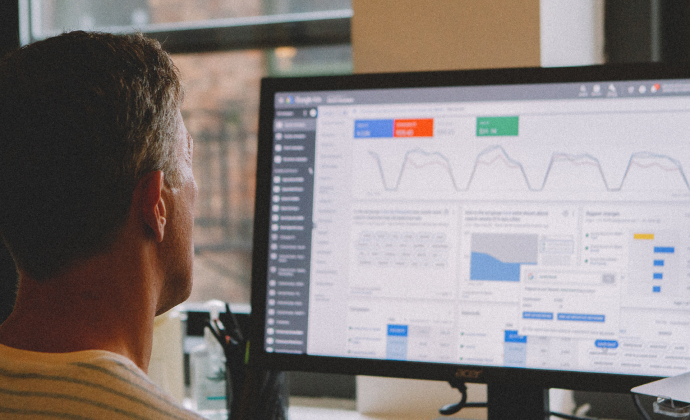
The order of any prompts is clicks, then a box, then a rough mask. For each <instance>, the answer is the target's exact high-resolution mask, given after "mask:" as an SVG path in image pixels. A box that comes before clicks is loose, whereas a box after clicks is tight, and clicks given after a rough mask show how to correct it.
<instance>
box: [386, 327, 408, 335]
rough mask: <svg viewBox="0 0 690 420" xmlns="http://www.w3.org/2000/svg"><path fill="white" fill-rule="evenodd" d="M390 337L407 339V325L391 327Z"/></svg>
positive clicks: (389, 328)
mask: <svg viewBox="0 0 690 420" xmlns="http://www.w3.org/2000/svg"><path fill="white" fill-rule="evenodd" d="M388 335H393V336H398V337H407V325H389V326H388Z"/></svg>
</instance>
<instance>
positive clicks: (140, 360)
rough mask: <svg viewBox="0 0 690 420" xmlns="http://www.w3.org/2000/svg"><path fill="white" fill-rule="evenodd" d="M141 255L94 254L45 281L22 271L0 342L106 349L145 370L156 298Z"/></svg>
mask: <svg viewBox="0 0 690 420" xmlns="http://www.w3.org/2000/svg"><path fill="white" fill-rule="evenodd" d="M144 252H145V251H144ZM139 257H140V255H138V254H137V252H123V253H109V254H107V255H104V256H97V257H94V258H92V259H90V260H89V261H87V262H84V263H79V264H77V265H76V267H74V268H71V269H69V270H67V272H65V273H64V274H61V275H60V276H57V277H55V278H52V279H49V280H46V281H44V282H37V281H35V280H33V279H31V278H29V277H27V276H21V278H20V282H19V290H18V293H17V301H16V303H15V308H14V311H13V312H12V314H11V315H10V317H9V318H8V319H7V321H5V323H3V324H2V325H0V344H4V345H7V346H9V347H14V348H18V349H22V350H30V351H37V352H46V353H66V352H74V351H81V350H108V351H111V352H114V353H118V354H121V355H123V356H125V357H127V358H129V359H130V360H132V361H133V362H134V363H135V364H136V365H137V366H139V367H140V368H141V369H142V370H143V371H144V372H146V371H147V370H148V364H149V359H150V357H151V346H152V340H153V321H154V316H155V313H156V309H157V308H156V306H157V304H158V302H157V294H156V279H155V272H154V271H155V270H151V269H150V267H147V266H146V264H145V262H144V261H146V259H145V258H139Z"/></svg>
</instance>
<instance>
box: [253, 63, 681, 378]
mask: <svg viewBox="0 0 690 420" xmlns="http://www.w3.org/2000/svg"><path fill="white" fill-rule="evenodd" d="M260 118H261V121H260V138H259V166H258V173H259V175H258V177H257V201H256V221H255V233H254V235H255V249H254V272H253V313H254V315H253V316H254V320H255V321H254V324H255V334H254V336H253V344H252V357H254V358H255V359H259V360H261V361H262V363H264V362H265V363H268V364H269V365H273V366H276V367H278V368H281V369H285V370H289V369H291V368H298V369H324V370H331V371H348V372H350V373H363V374H383V375H390V376H411V377H427V378H436V379H447V377H444V376H449V375H452V373H450V372H459V371H462V370H465V371H467V372H470V373H468V374H467V377H468V379H470V380H471V379H478V380H487V379H486V378H483V379H482V378H481V377H479V376H480V375H485V374H486V372H488V373H489V376H487V377H490V374H491V372H494V374H495V375H503V376H505V375H507V374H508V375H517V376H515V377H519V376H520V375H529V374H531V375H533V378H542V379H543V380H544V383H545V384H550V385H551V386H563V387H567V386H570V387H573V385H574V384H576V383H577V382H578V381H579V379H576V380H572V381H568V380H567V379H563V378H569V377H570V378H580V379H582V378H585V379H587V378H589V379H591V381H590V382H595V381H598V383H599V384H604V383H606V382H605V381H603V382H602V381H601V378H602V377H610V378H616V379H617V380H616V381H614V382H615V383H616V384H622V385H620V386H623V387H627V389H629V388H630V385H631V384H634V383H643V382H649V381H650V380H651V379H650V378H654V377H665V376H672V375H677V374H680V373H683V372H687V371H690V351H688V337H690V184H689V181H688V176H690V174H689V173H688V171H690V72H688V71H683V70H673V71H672V70H669V69H668V68H662V67H655V66H645V67H641V68H636V67H625V68H619V67H614V68H606V67H594V68H592V67H587V68H579V69H577V68H576V69H512V70H500V71H496V70H494V71H491V70H487V71H465V72H462V71H460V72H442V73H422V74H420V73H415V74H380V75H360V76H357V75H355V76H344V77H322V78H301V79H300V78H293V79H266V80H264V82H263V85H262V98H261V117H260ZM472 372H480V373H476V374H473V373H472ZM566 373H567V374H568V375H570V374H573V375H575V376H572V375H571V376H568V375H564V374H566ZM578 374H581V375H580V376H579V377H578V376H577V375H578ZM473 375H474V376H476V377H473ZM602 375H603V376H602ZM621 378H629V379H630V378H634V379H630V380H628V381H625V380H622V381H621ZM540 380H541V379H540ZM584 386H586V387H588V389H592V386H591V383H585V384H584ZM617 386H619V385H611V386H609V387H608V388H610V389H617V388H616V387H617ZM602 387H604V388H606V386H604V385H602ZM627 389H626V390H627ZM620 390H621V391H623V389H620Z"/></svg>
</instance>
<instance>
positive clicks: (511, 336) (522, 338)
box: [504, 330, 527, 343]
mask: <svg viewBox="0 0 690 420" xmlns="http://www.w3.org/2000/svg"><path fill="white" fill-rule="evenodd" d="M504 341H505V342H506V343H526V342H527V336H526V335H520V334H518V332H517V330H505V340H504Z"/></svg>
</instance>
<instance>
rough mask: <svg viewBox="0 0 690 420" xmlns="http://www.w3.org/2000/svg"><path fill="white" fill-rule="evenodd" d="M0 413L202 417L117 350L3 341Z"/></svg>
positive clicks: (0, 362)
mask: <svg viewBox="0 0 690 420" xmlns="http://www.w3.org/2000/svg"><path fill="white" fill-rule="evenodd" d="M2 394H4V396H2ZM36 407H49V409H48V411H50V413H39V412H37V410H36ZM44 411H45V410H44ZM0 413H4V414H3V416H4V415H5V414H8V413H15V414H16V415H17V416H19V415H24V416H26V415H29V416H31V415H41V414H42V415H48V414H50V415H54V416H62V417H64V416H76V417H75V418H112V419H119V418H147V419H181V420H186V419H200V417H198V416H196V415H195V414H193V413H191V412H189V411H187V410H185V409H184V408H182V407H181V406H180V405H179V404H177V403H176V402H175V401H174V400H173V399H172V397H170V396H169V395H168V394H167V393H166V392H164V391H163V390H162V389H160V388H159V387H158V386H157V385H155V384H154V383H153V382H151V380H150V379H149V378H148V377H147V376H146V374H145V373H144V372H143V371H142V370H141V369H139V368H138V367H137V366H136V365H135V364H134V363H133V362H131V361H130V360H129V359H127V358H125V357H123V356H120V355H118V354H114V353H110V352H107V351H102V350H89V351H83V352H74V353H57V354H51V353H36V352H29V351H24V350H17V349H12V348H9V347H6V346H2V345H0ZM3 418H5V417H3ZM10 418H12V417H10ZM17 418H19V417H17Z"/></svg>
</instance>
